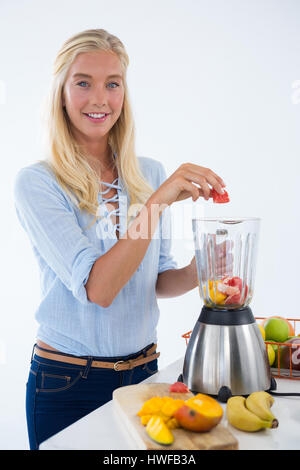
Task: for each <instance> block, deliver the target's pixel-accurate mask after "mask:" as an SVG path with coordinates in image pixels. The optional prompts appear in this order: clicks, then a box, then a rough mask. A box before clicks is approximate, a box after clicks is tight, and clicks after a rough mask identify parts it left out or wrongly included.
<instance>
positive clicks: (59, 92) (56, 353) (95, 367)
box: [14, 29, 226, 449]
mask: <svg viewBox="0 0 300 470" xmlns="http://www.w3.org/2000/svg"><path fill="white" fill-rule="evenodd" d="M128 63H129V60H128V56H127V53H126V50H125V48H124V45H123V44H122V42H121V41H120V40H119V39H118V38H117V37H115V36H113V35H111V34H110V33H108V32H107V31H105V30H103V29H93V30H88V31H83V32H81V33H79V34H76V35H74V36H73V37H71V38H70V39H68V40H67V41H66V42H65V43H64V44H63V46H62V48H61V49H60V51H59V52H58V55H57V57H56V60H55V63H54V73H53V82H52V87H51V91H50V95H49V101H48V110H47V123H48V125H47V147H46V148H47V155H46V156H45V158H44V159H43V160H39V161H37V162H35V163H33V164H31V165H28V166H26V167H23V168H21V169H20V170H19V171H18V173H17V175H16V179H15V186H14V198H15V207H16V212H17V216H18V218H19V221H20V223H21V225H22V227H23V228H24V230H25V232H26V233H27V235H28V237H29V240H30V242H31V245H32V249H33V252H34V254H35V256H36V258H37V262H38V266H39V270H40V280H41V301H40V304H39V306H38V308H37V310H36V314H35V317H36V320H37V322H38V323H39V328H38V332H37V340H36V344H35V345H34V349H33V354H32V358H31V365H30V372H29V378H28V383H27V392H26V413H27V425H28V434H29V441H30V448H31V449H38V448H39V444H40V443H41V442H42V441H44V440H45V439H47V438H48V437H50V436H51V435H53V434H55V433H57V432H58V431H60V430H61V429H63V428H65V427H66V426H69V425H70V424H72V423H73V422H75V421H76V420H78V419H80V418H81V417H83V416H85V415H86V414H88V413H90V412H91V411H92V410H94V409H96V408H98V407H99V406H101V405H103V404H104V403H106V402H107V401H109V400H110V399H111V398H112V392H113V390H114V389H115V388H117V387H120V386H123V385H129V384H133V383H139V382H141V381H142V380H145V379H146V378H147V377H149V376H150V375H152V374H154V373H155V372H156V371H157V358H158V356H159V353H157V352H156V342H157V337H156V327H157V323H158V319H159V308H158V305H157V297H174V296H178V295H182V294H184V293H186V292H188V291H189V290H191V289H193V288H195V287H196V286H197V272H196V266H195V259H194V258H193V259H192V260H191V263H190V264H189V265H187V266H185V267H183V268H181V269H178V268H177V263H176V262H175V261H174V259H173V257H172V256H171V254H170V247H171V237H170V234H171V231H170V213H169V206H171V204H173V203H174V202H176V201H181V200H183V199H187V198H190V197H192V199H193V201H196V200H197V199H198V198H199V197H203V198H204V199H205V200H208V199H209V198H210V197H211V188H215V189H216V191H218V192H219V193H222V192H223V187H224V186H225V184H224V182H223V181H222V179H221V178H220V177H219V176H218V175H217V174H216V173H214V172H213V171H211V170H210V169H208V168H204V167H201V166H198V165H196V164H193V163H183V164H182V165H180V167H179V168H178V169H177V170H176V171H175V172H174V173H173V174H172V175H171V176H170V177H169V178H167V177H166V173H165V170H164V167H163V165H162V163H161V162H159V161H158V160H155V159H153V158H149V157H137V156H136V154H135V139H134V123H133V118H132V111H131V107H130V103H129V96H128V88H127V83H126V71H127V67H128ZM225 255H226V254H225Z"/></svg>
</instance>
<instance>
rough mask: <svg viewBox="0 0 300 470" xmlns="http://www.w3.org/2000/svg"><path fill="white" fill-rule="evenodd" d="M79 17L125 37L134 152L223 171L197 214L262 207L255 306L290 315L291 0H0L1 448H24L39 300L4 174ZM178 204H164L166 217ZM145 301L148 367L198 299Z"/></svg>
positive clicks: (295, 255) (293, 209)
mask: <svg viewBox="0 0 300 470" xmlns="http://www.w3.org/2000/svg"><path fill="white" fill-rule="evenodd" d="M90 28H104V29H107V30H108V31H109V32H111V33H113V34H115V35H117V36H118V37H119V38H120V39H121V40H122V42H123V43H124V44H125V46H126V48H127V52H128V54H129V57H130V61H131V62H130V66H129V70H128V82H129V89H130V97H131V102H132V106H133V110H134V116H135V122H136V132H137V142H136V147H137V153H138V155H141V156H148V157H152V158H155V159H157V160H160V161H162V162H163V164H164V165H165V168H166V170H167V173H168V175H170V174H171V173H172V172H173V171H175V170H176V168H177V167H178V166H179V165H180V164H181V163H183V162H193V163H196V164H199V165H202V166H206V167H209V168H211V169H213V170H214V171H215V172H217V173H218V174H219V175H221V176H222V177H223V179H224V180H225V182H226V183H227V189H228V192H229V193H230V197H231V201H232V202H231V204H230V205H227V206H226V207H225V206H222V207H216V206H214V205H213V204H212V203H211V202H209V203H205V215H206V216H212V215H233V216H235V215H240V216H258V217H261V218H262V230H261V237H260V246H259V257H258V264H257V276H256V291H255V296H254V300H253V302H252V309H253V312H254V314H255V316H270V315H274V314H275V315H276V314H277V315H282V316H286V317H287V318H300V312H299V307H298V293H299V281H298V270H299V268H298V265H299V261H300V259H299V258H300V256H299V246H298V239H299V233H300V225H299V185H298V181H299V169H300V168H299V154H300V138H299V124H300V83H299V82H297V80H298V81H299V80H300V2H299V1H297V0H151V1H150V0H147V1H146V0H126V1H124V0H114V1H113V2H108V1H106V0H105V1H104V0H86V1H85V2H83V1H81V0H80V1H79V0H72V1H71V0H70V1H68V0H59V1H58V0H51V2H50V1H49V2H48V1H38V0H28V1H25V0H23V1H21V0H13V1H9V0H2V1H1V2H0V44H1V48H0V120H1V121H0V124H1V139H0V155H1V160H2V171H1V186H0V191H1V202H2V230H1V245H2V256H1V261H2V269H1V328H0V377H1V384H0V407H1V412H0V448H2V449H17V448H19V449H26V448H27V446H28V444H27V434H26V421H25V404H24V400H25V383H26V380H27V375H28V369H29V360H30V355H31V349H32V345H33V343H34V340H35V332H36V328H37V325H36V322H35V320H34V312H35V310H36V308H37V306H38V303H39V274H38V269H37V265H36V261H35V258H34V257H33V253H32V252H31V248H30V245H29V241H28V239H27V236H26V234H25V232H23V229H22V228H21V227H20V225H19V223H18V220H17V218H16V214H15V210H14V205H13V198H12V196H13V181H14V176H15V174H16V172H17V171H18V169H19V168H21V167H23V166H26V165H28V164H31V163H33V162H34V161H36V160H37V159H40V158H43V157H44V156H43V154H42V150H41V115H40V114H41V107H42V103H43V100H44V98H45V95H46V93H47V91H48V88H49V84H50V76H51V72H52V64H53V61H54V58H55V56H56V54H57V52H58V50H59V48H60V47H61V45H62V43H63V42H64V41H65V40H66V39H67V38H69V37H70V36H71V35H73V34H75V33H77V32H79V31H83V30H85V29H90ZM192 204H193V203H192V202H190V205H192ZM196 204H201V203H196ZM181 205H182V203H178V204H177V205H175V206H173V208H172V210H173V219H175V224H174V228H175V226H176V223H177V222H178V220H180V219H179V218H180V217H181V215H180V214H181V212H180V211H181V209H182V207H181ZM176 206H177V207H176ZM189 223H190V219H188V226H187V227H190V225H189ZM188 234H189V230H188V232H187V233H186V234H185V238H186V239H185V240H184V239H181V240H180V239H174V242H173V254H174V256H175V258H176V260H177V261H178V264H179V267H182V266H185V265H186V264H187V263H189V261H190V260H191V258H192V256H193V248H192V244H191V240H190V241H188V240H187V238H188ZM159 304H160V307H161V319H160V324H159V331H158V334H159V350H160V351H161V359H160V368H161V367H164V366H165V365H167V364H169V363H170V362H172V361H174V360H175V359H177V358H178V357H180V356H182V355H183V354H184V351H185V341H184V339H182V338H181V335H182V334H183V333H185V332H187V331H189V330H190V329H192V327H193V326H194V323H195V321H196V319H197V317H198V315H199V312H200V308H201V302H200V299H199V296H198V289H195V290H193V291H192V292H189V293H188V294H186V295H184V296H182V297H178V298H174V299H163V300H159ZM298 332H299V333H300V331H298ZM176 379H177V377H174V381H175V380H176Z"/></svg>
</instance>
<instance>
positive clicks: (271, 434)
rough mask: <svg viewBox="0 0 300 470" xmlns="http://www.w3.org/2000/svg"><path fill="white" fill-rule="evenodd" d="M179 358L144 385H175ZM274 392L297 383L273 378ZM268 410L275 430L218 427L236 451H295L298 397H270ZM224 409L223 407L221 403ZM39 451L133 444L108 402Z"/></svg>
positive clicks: (299, 439)
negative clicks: (235, 444) (234, 440)
mask: <svg viewBox="0 0 300 470" xmlns="http://www.w3.org/2000/svg"><path fill="white" fill-rule="evenodd" d="M182 367H183V358H182V359H179V360H177V361H176V362H173V363H172V364H170V365H169V366H168V367H166V368H164V369H162V370H161V371H159V372H158V373H156V374H154V375H153V376H152V377H149V378H148V379H147V380H145V381H144V382H143V383H147V382H166V383H173V382H176V380H177V378H178V376H179V374H180V373H181V372H182ZM276 382H277V390H276V391H277V392H283V393H287V392H296V393H300V380H288V379H276ZM274 398H275V402H274V405H273V407H272V411H273V413H274V415H275V416H276V418H277V419H278V421H279V426H278V428H277V429H264V430H262V431H259V432H256V433H250V432H243V431H239V430H237V429H235V428H233V427H232V426H231V425H230V424H229V423H228V422H227V420H226V417H225V413H224V417H223V419H222V424H223V425H224V426H227V427H228V429H230V431H231V433H232V434H233V435H234V436H235V437H236V438H237V440H238V441H239V449H240V450H272V449H273V450H291V449H293V450H299V449H300V397H274ZM222 406H223V409H224V410H225V408H226V404H222ZM40 450H135V448H134V447H133V443H132V441H131V439H130V437H129V436H128V433H127V432H126V429H124V428H123V427H122V426H121V425H120V422H119V421H118V417H117V416H116V415H115V411H114V408H113V406H112V401H109V402H108V403H106V404H105V405H103V406H101V407H100V408H98V409H96V410H94V411H93V412H92V413H89V414H88V415H86V416H85V417H84V418H81V419H80V420H78V421H76V422H75V423H74V424H72V425H71V426H68V427H67V428H65V429H64V430H63V431H61V432H59V433H57V434H55V435H54V436H52V437H50V438H49V439H47V440H46V441H44V442H43V443H42V444H41V445H40Z"/></svg>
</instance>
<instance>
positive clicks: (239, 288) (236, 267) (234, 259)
mask: <svg viewBox="0 0 300 470" xmlns="http://www.w3.org/2000/svg"><path fill="white" fill-rule="evenodd" d="M258 223H259V222H258V219H246V218H244V219H226V220H224V219H209V218H207V219H194V220H193V232H194V241H195V257H196V265H197V272H198V285H199V293H200V297H201V298H202V300H203V302H204V304H205V305H206V306H207V307H212V308H220V309H228V308H229V309H238V308H242V307H246V306H247V305H249V303H250V302H251V300H252V296H253V280H254V267H255V258H256V249H257V235H258Z"/></svg>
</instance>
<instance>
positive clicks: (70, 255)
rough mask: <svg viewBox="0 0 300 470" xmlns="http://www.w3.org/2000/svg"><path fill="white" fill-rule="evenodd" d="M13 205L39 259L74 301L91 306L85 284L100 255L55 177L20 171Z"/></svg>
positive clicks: (35, 170)
mask: <svg viewBox="0 0 300 470" xmlns="http://www.w3.org/2000/svg"><path fill="white" fill-rule="evenodd" d="M14 203H15V209H16V213H17V217H18V219H19V221H20V223H21V225H22V227H23V228H24V230H25V231H26V233H27V234H28V236H29V240H30V242H31V244H32V245H33V246H34V247H35V248H36V249H37V251H38V252H39V254H40V256H41V257H42V258H43V259H44V260H45V262H46V263H47V264H48V265H49V267H50V268H51V269H52V270H53V271H54V272H55V274H56V275H57V276H58V278H59V279H60V280H61V281H62V282H63V283H64V285H65V286H66V287H67V288H68V289H69V290H70V291H71V292H72V293H73V295H74V297H75V298H76V299H78V300H79V301H80V302H81V303H83V304H91V303H92V302H91V301H90V300H88V298H87V293H86V289H85V284H86V283H87V280H88V277H89V274H90V270H91V268H92V266H93V264H94V262H95V261H96V260H97V259H98V258H99V257H100V255H101V253H100V251H99V250H97V249H96V248H95V247H94V246H93V245H92V243H91V242H90V240H89V239H88V237H87V236H86V235H85V234H84V233H83V231H82V229H81V227H80V226H79V224H78V221H77V218H76V214H75V212H74V208H73V207H72V204H70V202H69V201H68V199H67V198H66V197H65V195H64V192H63V191H62V189H61V187H60V186H59V184H58V183H57V181H56V180H55V178H53V177H51V175H50V174H49V175H48V174H47V172H45V173H44V172H43V171H39V170H37V169H30V168H22V169H21V170H19V172H18V173H17V175H16V178H15V182H14Z"/></svg>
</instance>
